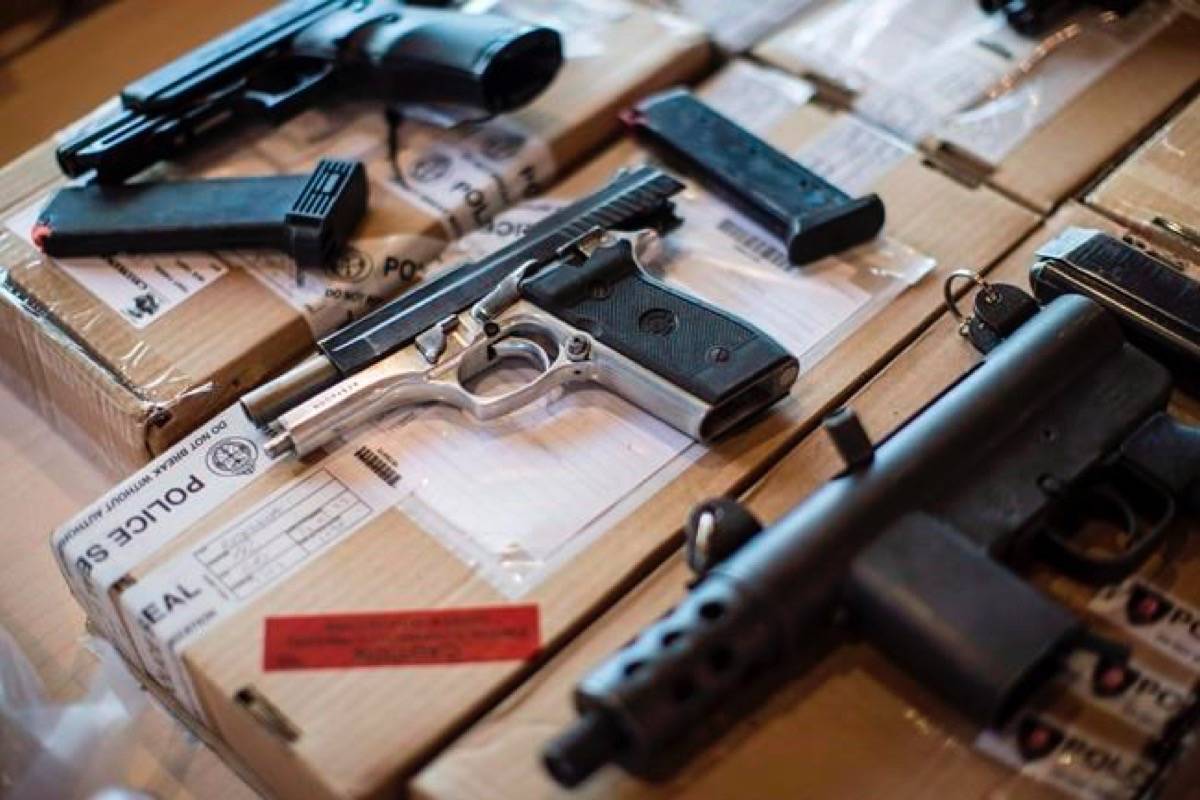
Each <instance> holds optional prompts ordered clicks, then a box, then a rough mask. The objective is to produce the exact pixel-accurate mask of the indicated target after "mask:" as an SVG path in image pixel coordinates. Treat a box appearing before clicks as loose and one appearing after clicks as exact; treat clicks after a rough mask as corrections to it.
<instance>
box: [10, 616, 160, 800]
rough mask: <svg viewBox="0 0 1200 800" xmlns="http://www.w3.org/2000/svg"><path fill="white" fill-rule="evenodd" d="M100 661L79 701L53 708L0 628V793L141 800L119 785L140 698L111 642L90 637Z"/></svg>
mask: <svg viewBox="0 0 1200 800" xmlns="http://www.w3.org/2000/svg"><path fill="white" fill-rule="evenodd" d="M89 646H90V648H91V650H92V651H94V652H95V654H96V655H97V656H98V657H100V668H98V669H97V672H96V673H95V674H94V675H92V678H91V679H90V681H89V684H88V687H86V690H85V691H84V692H83V694H82V696H80V697H78V698H77V699H73V700H71V702H67V703H55V702H52V700H49V699H48V698H47V697H46V693H44V690H43V687H42V684H41V680H40V679H38V678H37V674H36V672H35V670H34V668H32V666H31V664H30V663H29V661H28V660H26V657H25V654H24V652H22V650H20V648H19V646H18V644H17V642H16V639H13V638H12V636H10V634H8V632H7V631H5V630H4V628H2V627H0V790H2V794H4V796H6V798H10V799H11V800H42V799H43V798H64V799H66V798H103V799H104V800H142V799H146V798H149V796H150V795H146V794H143V793H140V792H137V790H133V789H128V788H124V787H122V783H124V782H125V781H126V780H127V772H128V770H130V766H131V762H132V758H133V756H134V753H136V751H137V748H138V746H139V736H140V734H142V733H143V732H142V730H140V728H139V724H138V723H139V717H140V716H142V714H143V712H144V711H145V710H146V708H148V703H146V698H145V694H144V692H143V691H142V690H140V687H139V686H138V685H137V682H136V681H134V680H133V679H132V676H131V675H130V674H128V670H126V669H125V667H124V664H121V663H120V658H119V656H118V655H116V652H115V651H114V650H113V648H112V645H109V644H108V643H107V642H102V640H98V639H92V640H90V643H89Z"/></svg>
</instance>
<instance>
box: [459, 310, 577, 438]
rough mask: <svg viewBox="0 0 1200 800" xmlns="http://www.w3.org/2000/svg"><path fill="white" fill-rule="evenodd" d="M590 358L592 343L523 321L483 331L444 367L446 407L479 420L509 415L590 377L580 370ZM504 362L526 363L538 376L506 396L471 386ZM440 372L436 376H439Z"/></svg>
mask: <svg viewBox="0 0 1200 800" xmlns="http://www.w3.org/2000/svg"><path fill="white" fill-rule="evenodd" d="M590 358H591V342H590V340H589V339H588V338H587V337H586V336H584V335H581V334H577V333H576V334H569V335H568V334H566V333H565V332H564V331H560V330H557V329H556V326H548V325H546V324H544V323H543V322H542V321H541V320H539V319H537V318H530V317H528V316H526V315H516V316H515V317H513V318H511V319H508V320H505V321H502V322H492V323H489V324H488V325H485V326H484V327H483V328H482V329H481V330H480V333H479V334H478V336H477V337H476V339H475V341H473V342H472V343H471V344H470V345H468V346H467V347H466V348H465V349H464V350H463V351H462V352H461V353H460V354H459V356H458V357H457V358H456V359H454V361H453V362H451V363H448V364H447V365H445V372H444V373H443V375H444V377H442V378H441V379H440V381H439V382H441V383H442V384H443V386H444V391H443V392H442V393H441V395H442V398H443V399H444V401H445V402H447V403H449V404H450V405H453V406H455V407H457V408H459V409H460V410H462V411H464V412H466V413H468V414H469V415H470V416H472V417H474V418H475V419H477V420H489V419H493V418H496V417H500V416H503V415H505V414H509V413H511V412H513V411H515V410H517V409H519V408H522V407H524V406H526V405H529V404H530V403H532V402H534V401H535V400H537V399H538V398H539V397H541V396H543V395H544V394H546V393H548V392H549V391H551V390H552V389H554V388H556V387H558V386H560V385H562V384H563V383H566V382H568V381H570V380H573V379H580V378H581V377H584V376H590V374H591V373H590V370H589V369H586V368H584V367H583V366H581V365H582V364H583V363H584V362H589V361H590ZM504 361H524V362H525V363H526V364H529V365H531V366H533V367H534V368H535V369H537V370H538V374H537V376H536V377H534V378H533V379H531V380H529V381H527V382H525V383H522V384H521V385H520V386H517V387H515V388H513V389H510V390H508V391H505V392H502V393H499V394H494V395H488V394H481V393H480V392H478V391H475V390H474V389H473V387H472V386H471V384H472V383H473V382H474V381H475V380H477V379H479V378H481V377H483V376H484V374H485V373H487V372H488V371H490V370H492V369H495V368H497V367H498V365H499V364H500V363H501V362H504ZM439 371H440V370H439Z"/></svg>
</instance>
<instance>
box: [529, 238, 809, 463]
mask: <svg viewBox="0 0 1200 800" xmlns="http://www.w3.org/2000/svg"><path fill="white" fill-rule="evenodd" d="M522 293H523V294H524V295H525V296H526V297H527V298H528V299H529V300H530V301H531V302H533V303H534V304H535V305H537V306H539V307H541V308H542V309H543V310H545V311H547V312H549V313H551V314H553V315H554V316H556V317H558V318H559V319H561V320H563V321H565V322H567V323H568V324H570V325H571V326H573V327H575V328H578V329H580V330H582V331H585V332H587V333H588V334H590V335H591V336H592V337H593V338H594V339H596V340H597V341H599V342H600V343H601V344H604V345H606V346H608V347H610V348H612V349H613V350H615V351H617V352H618V353H620V354H621V355H623V356H625V357H626V358H629V359H630V360H632V361H634V362H636V363H637V364H639V365H641V366H642V367H644V368H646V369H648V370H650V371H651V372H654V373H655V374H656V375H658V376H660V377H662V378H663V379H665V380H666V381H668V382H670V383H672V384H674V385H675V386H677V387H679V388H681V389H683V390H684V391H686V392H688V393H689V394H691V395H694V396H695V397H697V398H699V399H700V400H702V401H703V402H704V403H706V404H708V405H709V406H711V407H713V408H714V409H715V410H714V411H713V412H711V413H710V414H709V415H708V419H707V420H706V422H705V424H704V425H703V426H702V427H701V429H700V431H699V435H700V438H702V439H709V438H712V437H714V436H717V435H719V434H720V433H722V432H724V431H725V430H727V429H728V428H729V427H732V426H733V425H735V424H736V423H737V422H739V421H741V420H743V419H745V418H747V417H748V416H750V415H752V414H753V413H755V412H757V411H759V410H761V409H763V408H766V407H767V406H769V405H770V404H771V403H773V402H774V401H775V400H777V399H779V397H781V396H782V395H783V394H785V393H786V392H787V391H788V389H789V388H790V387H791V384H792V382H793V381H794V380H795V377H796V374H797V372H798V365H797V362H796V359H795V358H794V357H793V356H792V355H791V354H789V353H788V352H787V351H786V350H784V349H783V347H781V346H780V345H779V344H778V343H777V342H775V341H774V340H772V339H771V338H770V337H768V336H767V335H766V334H764V333H762V332H761V331H759V330H756V329H755V328H753V327H752V326H750V325H747V324H746V323H745V322H742V321H741V320H739V319H737V318H736V317H734V316H732V315H730V314H727V313H725V312H723V311H720V310H718V309H716V308H714V307H712V306H710V305H707V304H705V303H704V302H702V301H700V300H698V299H696V298H694V297H689V296H687V295H686V294H684V293H682V292H680V291H677V290H675V289H672V288H670V287H668V286H666V285H665V284H663V283H662V282H660V281H657V280H655V279H654V278H652V277H650V276H649V275H647V274H646V273H645V272H644V271H643V270H642V269H641V268H640V267H639V266H638V264H637V262H636V260H635V259H634V256H633V248H632V246H631V245H630V243H629V242H628V241H619V242H617V243H616V244H615V245H612V246H606V247H601V248H599V249H597V250H596V251H595V252H594V253H593V254H592V255H591V257H589V258H588V259H587V260H586V261H585V262H583V263H582V264H580V265H578V266H575V265H572V264H570V263H567V262H560V263H559V264H558V265H557V266H555V267H554V268H552V269H548V270H545V271H544V272H542V273H539V274H538V275H537V276H536V277H534V278H532V279H531V280H529V281H527V282H526V283H525V284H524V285H523V286H522Z"/></svg>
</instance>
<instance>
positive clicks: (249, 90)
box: [240, 63, 334, 122]
mask: <svg viewBox="0 0 1200 800" xmlns="http://www.w3.org/2000/svg"><path fill="white" fill-rule="evenodd" d="M333 72H334V65H333V64H329V63H321V64H320V66H319V68H318V69H316V70H314V71H311V72H309V71H304V70H298V74H297V76H296V79H295V82H294V83H292V85H291V86H288V87H286V88H284V89H280V90H274V91H272V90H269V89H265V88H255V83H254V79H253V78H250V79H248V80H247V81H246V90H245V91H244V92H242V95H241V98H240V102H242V103H245V104H247V105H250V106H252V107H254V108H256V109H257V110H258V111H260V112H262V113H263V114H264V115H266V117H267V118H268V119H271V120H273V121H276V122H279V121H282V120H283V119H285V118H286V117H288V116H289V115H290V112H291V110H292V105H293V104H294V103H295V102H297V101H298V100H299V99H300V98H302V97H303V96H304V95H306V94H307V93H309V92H311V91H313V90H315V89H317V88H318V87H319V86H320V85H321V84H322V83H324V82H325V81H327V80H329V79H330V78H331V77H332V76H333ZM256 77H257V76H256Z"/></svg>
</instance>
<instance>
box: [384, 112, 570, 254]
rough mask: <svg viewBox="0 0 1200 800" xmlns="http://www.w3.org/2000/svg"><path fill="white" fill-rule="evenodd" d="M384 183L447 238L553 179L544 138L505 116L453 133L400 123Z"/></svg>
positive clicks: (488, 218) (465, 230) (480, 221)
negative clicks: (392, 171)
mask: <svg viewBox="0 0 1200 800" xmlns="http://www.w3.org/2000/svg"><path fill="white" fill-rule="evenodd" d="M400 141H401V143H402V147H401V149H400V152H399V153H398V154H397V157H396V167H397V169H398V170H399V172H398V174H397V175H396V176H395V178H394V179H393V180H391V181H388V182H387V183H386V186H387V187H388V188H389V189H391V190H392V191H394V192H396V193H397V194H399V195H400V196H401V197H404V198H405V199H406V200H408V201H409V202H412V203H414V204H415V205H417V206H419V207H422V208H425V209H426V210H428V211H429V213H430V214H433V215H434V216H436V217H438V218H439V219H440V220H441V222H442V225H443V227H444V228H445V230H446V233H447V235H448V237H449V238H451V239H458V238H460V237H462V236H464V235H465V234H467V233H469V232H470V231H472V230H474V229H476V228H478V227H479V226H481V225H484V224H486V223H487V222H488V220H490V219H492V218H493V217H494V216H495V215H496V214H497V213H498V212H499V211H501V210H502V209H504V208H506V207H508V206H510V205H512V204H514V203H517V202H520V201H521V200H524V199H526V198H529V197H532V196H533V195H535V194H538V193H540V192H541V190H542V188H543V187H544V186H545V185H547V184H548V183H549V181H550V180H551V179H552V178H553V177H554V164H553V159H552V158H551V155H550V149H549V148H548V147H547V146H546V144H545V142H543V141H542V140H541V139H539V138H537V137H536V136H534V135H533V134H531V133H530V132H528V131H526V130H524V129H522V128H521V127H520V126H519V125H517V123H515V122H513V121H512V120H510V119H506V118H500V119H495V120H492V121H490V122H487V123H485V124H483V125H475V126H471V127H470V128H463V129H458V130H453V131H434V130H431V129H430V128H429V127H428V126H425V125H421V124H419V123H414V122H408V121H406V122H404V123H403V124H402V125H401V126H400Z"/></svg>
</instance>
